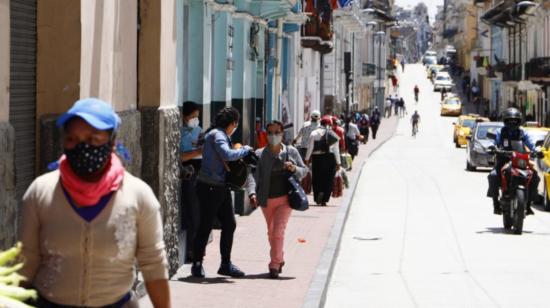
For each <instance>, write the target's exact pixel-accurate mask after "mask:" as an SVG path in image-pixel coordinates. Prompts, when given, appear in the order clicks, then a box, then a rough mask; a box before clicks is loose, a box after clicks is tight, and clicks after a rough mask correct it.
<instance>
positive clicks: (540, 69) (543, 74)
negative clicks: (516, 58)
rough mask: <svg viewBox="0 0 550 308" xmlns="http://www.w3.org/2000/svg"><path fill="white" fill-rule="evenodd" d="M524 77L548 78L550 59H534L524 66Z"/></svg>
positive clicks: (549, 75) (549, 74)
mask: <svg viewBox="0 0 550 308" xmlns="http://www.w3.org/2000/svg"><path fill="white" fill-rule="evenodd" d="M525 77H526V79H531V78H550V57H547V58H534V59H531V61H529V62H528V63H526V64H525Z"/></svg>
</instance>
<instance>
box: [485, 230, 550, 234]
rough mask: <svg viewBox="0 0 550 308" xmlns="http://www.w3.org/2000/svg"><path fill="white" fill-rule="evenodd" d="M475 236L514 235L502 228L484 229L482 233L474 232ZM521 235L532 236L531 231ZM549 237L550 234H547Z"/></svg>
mask: <svg viewBox="0 0 550 308" xmlns="http://www.w3.org/2000/svg"><path fill="white" fill-rule="evenodd" d="M476 233H477V234H507V235H515V234H514V232H513V231H512V230H506V229H504V228H486V229H485V230H483V231H478V232H476ZM523 233H527V234H534V233H533V231H525V230H523ZM537 234H539V235H543V234H542V233H537ZM549 235H550V234H549Z"/></svg>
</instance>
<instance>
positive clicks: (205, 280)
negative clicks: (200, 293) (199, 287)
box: [178, 276, 235, 284]
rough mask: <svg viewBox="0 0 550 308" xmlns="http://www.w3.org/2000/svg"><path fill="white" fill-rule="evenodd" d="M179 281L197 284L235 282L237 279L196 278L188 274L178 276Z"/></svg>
mask: <svg viewBox="0 0 550 308" xmlns="http://www.w3.org/2000/svg"><path fill="white" fill-rule="evenodd" d="M178 281H181V282H187V283H196V284H221V283H235V281H232V280H228V279H227V278H226V277H211V278H195V277H193V276H187V277H184V278H178Z"/></svg>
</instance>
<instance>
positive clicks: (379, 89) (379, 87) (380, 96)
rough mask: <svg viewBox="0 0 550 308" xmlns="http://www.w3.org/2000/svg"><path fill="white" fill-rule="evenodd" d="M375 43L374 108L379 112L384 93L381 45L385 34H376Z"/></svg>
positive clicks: (381, 32) (380, 32) (381, 107)
mask: <svg viewBox="0 0 550 308" xmlns="http://www.w3.org/2000/svg"><path fill="white" fill-rule="evenodd" d="M375 35H376V41H377V42H378V63H377V64H378V65H377V68H378V70H377V78H376V79H377V87H376V106H378V109H379V110H382V109H383V106H382V104H383V99H384V92H382V88H383V87H382V76H381V73H382V45H383V44H384V37H385V36H386V33H385V32H384V31H378V32H376V34H375Z"/></svg>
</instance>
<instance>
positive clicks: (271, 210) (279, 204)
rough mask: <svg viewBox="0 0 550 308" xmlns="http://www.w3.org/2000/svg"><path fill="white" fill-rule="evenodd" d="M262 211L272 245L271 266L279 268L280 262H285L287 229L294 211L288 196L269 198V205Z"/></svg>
mask: <svg viewBox="0 0 550 308" xmlns="http://www.w3.org/2000/svg"><path fill="white" fill-rule="evenodd" d="M262 212H263V213H264V217H265V221H266V223H267V236H268V238H269V246H270V247H271V251H270V256H271V262H270V263H269V268H273V269H279V266H280V264H281V263H283V262H284V253H283V244H284V242H285V229H286V225H287V223H288V218H289V217H290V214H291V213H292V209H291V208H290V205H289V204H288V197H287V196H282V197H278V198H271V199H267V206H266V207H262Z"/></svg>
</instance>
